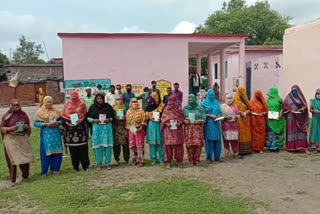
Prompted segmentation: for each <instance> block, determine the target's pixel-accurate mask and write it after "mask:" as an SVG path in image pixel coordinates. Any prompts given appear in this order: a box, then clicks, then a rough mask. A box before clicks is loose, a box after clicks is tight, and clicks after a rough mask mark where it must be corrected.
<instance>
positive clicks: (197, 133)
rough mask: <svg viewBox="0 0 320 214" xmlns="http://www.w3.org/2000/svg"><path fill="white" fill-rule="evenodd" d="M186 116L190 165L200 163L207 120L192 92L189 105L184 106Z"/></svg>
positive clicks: (186, 139) (186, 137)
mask: <svg viewBox="0 0 320 214" xmlns="http://www.w3.org/2000/svg"><path fill="white" fill-rule="evenodd" d="M183 114H184V116H185V118H186V119H185V121H184V123H185V141H186V147H187V151H188V159H189V166H193V165H199V164H200V156H201V148H202V146H203V144H204V133H203V125H204V122H205V121H206V113H205V111H204V109H203V107H202V106H201V105H199V104H198V103H197V100H196V97H195V96H194V95H193V94H190V95H189V97H188V105H186V106H185V107H184V108H183Z"/></svg>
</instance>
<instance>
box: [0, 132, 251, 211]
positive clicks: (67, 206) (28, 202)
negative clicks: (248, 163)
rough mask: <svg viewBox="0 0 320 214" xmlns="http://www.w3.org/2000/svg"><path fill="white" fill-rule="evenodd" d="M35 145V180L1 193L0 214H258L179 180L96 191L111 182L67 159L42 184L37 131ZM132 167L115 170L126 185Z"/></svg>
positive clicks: (0, 163)
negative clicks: (77, 168)
mask: <svg viewBox="0 0 320 214" xmlns="http://www.w3.org/2000/svg"><path fill="white" fill-rule="evenodd" d="M31 141H32V144H33V149H34V154H35V157H36V159H35V162H34V163H33V164H32V167H31V170H32V171H31V175H32V179H31V180H30V181H29V182H27V183H22V184H19V185H17V186H16V187H13V188H6V189H2V190H0V191H1V193H0V213H17V212H18V211H19V209H20V211H21V210H25V213H41V212H44V213H59V214H61V213H76V214H81V213H119V214H124V213H139V214H144V213H148V214H149V213H183V214H185V213H219V214H224V213H225V214H229V213H237V214H247V213H254V212H253V211H252V210H251V209H250V208H248V205H247V203H246V201H245V200H242V199H239V198H229V197H223V196H221V195H220V193H219V192H217V191H214V190H213V189H212V188H211V187H210V186H209V185H207V184H205V183H203V182H201V181H199V180H192V179H186V178H181V177H177V178H172V179H170V180H158V181H153V182H148V183H142V184H130V185H125V186H120V187H99V186H97V185H92V183H91V181H92V180H97V179H104V180H107V179H108V177H106V174H104V173H99V172H96V171H95V170H91V171H89V172H79V173H74V172H72V167H71V164H70V158H69V157H68V158H65V159H64V162H63V166H62V173H61V175H58V176H52V175H49V176H47V177H46V178H41V177H40V159H39V130H33V133H32V136H31ZM0 154H1V155H0V180H8V179H9V176H8V169H7V167H6V162H5V159H4V155H3V147H2V146H1V147H0ZM90 158H91V162H92V163H93V162H94V160H95V159H94V157H93V156H92V152H91V153H90ZM128 167H131V166H128ZM128 167H123V169H117V170H123V179H125V176H126V175H125V172H126V169H128ZM155 170H156V169H155ZM173 170H175V169H173ZM177 170H178V169H177ZM208 170H209V169H208ZM18 173H19V174H20V172H18ZM121 179H122V178H119V182H121ZM20 213H21V212H20Z"/></svg>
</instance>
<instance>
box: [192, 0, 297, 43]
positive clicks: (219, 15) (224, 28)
mask: <svg viewBox="0 0 320 214" xmlns="http://www.w3.org/2000/svg"><path fill="white" fill-rule="evenodd" d="M290 20H291V17H288V16H281V15H280V14H279V13H278V12H277V11H276V10H273V9H271V8H270V4H269V3H268V1H257V2H256V3H255V4H254V5H251V6H249V7H248V6H247V5H246V1H245V0H230V1H229V2H228V3H226V2H224V4H223V7H222V9H221V10H218V11H216V12H214V13H213V14H212V15H210V16H209V17H208V18H207V20H206V21H205V24H204V26H202V25H200V26H198V27H197V29H196V31H195V33H217V34H219V33H221V34H248V35H249V38H248V40H247V44H249V45H280V44H282V41H283V34H284V31H285V29H287V28H288V27H290V24H289V21H290Z"/></svg>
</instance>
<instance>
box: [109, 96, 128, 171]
mask: <svg viewBox="0 0 320 214" xmlns="http://www.w3.org/2000/svg"><path fill="white" fill-rule="evenodd" d="M114 110H115V111H116V115H117V116H116V121H115V122H114V127H115V129H114V132H115V133H114V145H113V157H114V159H115V160H116V165H117V166H118V165H120V153H121V147H122V153H123V159H124V161H125V162H126V163H128V162H129V159H130V149H129V141H128V133H127V129H126V120H125V113H126V107H125V106H124V104H123V101H122V100H121V99H118V100H117V101H116V105H115V106H114Z"/></svg>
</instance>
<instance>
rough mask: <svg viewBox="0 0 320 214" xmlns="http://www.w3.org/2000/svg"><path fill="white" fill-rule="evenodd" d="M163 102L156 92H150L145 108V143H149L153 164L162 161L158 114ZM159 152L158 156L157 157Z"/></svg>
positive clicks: (162, 151) (161, 138) (161, 141)
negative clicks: (146, 126)
mask: <svg viewBox="0 0 320 214" xmlns="http://www.w3.org/2000/svg"><path fill="white" fill-rule="evenodd" d="M164 106H165V104H164V103H160V99H159V95H158V93H157V92H152V94H151V97H150V98H149V101H148V105H147V108H146V116H147V120H148V128H147V144H149V150H150V158H151V160H152V165H153V166H154V165H155V164H156V162H157V161H159V162H160V164H163V163H164V150H163V141H164V139H163V136H162V135H161V122H160V114H161V112H162V111H163V108H164ZM158 154H159V158H158Z"/></svg>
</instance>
